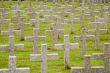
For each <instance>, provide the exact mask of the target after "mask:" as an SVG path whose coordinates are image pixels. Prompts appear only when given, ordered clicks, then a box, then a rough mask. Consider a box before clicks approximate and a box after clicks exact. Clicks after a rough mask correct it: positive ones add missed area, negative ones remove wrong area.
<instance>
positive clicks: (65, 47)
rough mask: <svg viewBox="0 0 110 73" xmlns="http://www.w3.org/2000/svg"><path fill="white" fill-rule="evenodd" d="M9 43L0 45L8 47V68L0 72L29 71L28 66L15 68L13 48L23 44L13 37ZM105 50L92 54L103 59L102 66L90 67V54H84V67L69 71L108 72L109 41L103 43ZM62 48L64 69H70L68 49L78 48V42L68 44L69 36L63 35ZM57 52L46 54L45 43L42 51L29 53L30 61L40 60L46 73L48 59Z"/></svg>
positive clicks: (56, 56) (55, 58) (24, 72)
mask: <svg viewBox="0 0 110 73" xmlns="http://www.w3.org/2000/svg"><path fill="white" fill-rule="evenodd" d="M9 40H10V42H11V43H10V44H9V45H7V46H0V47H2V49H3V50H4V49H5V47H6V48H9V51H10V56H9V69H0V73H29V72H30V68H16V56H14V48H16V49H17V48H23V45H19V44H17V45H14V43H13V41H14V37H13V36H10V37H9ZM104 45H105V50H104V54H103V53H102V54H93V56H94V58H95V59H103V60H104V67H103V66H98V67H92V66H91V62H90V61H91V56H90V55H84V67H73V68H71V73H109V72H110V71H109V69H110V65H109V62H110V57H109V55H110V43H105V44H104ZM61 47H62V49H63V50H64V51H65V54H64V66H65V68H66V69H70V67H71V66H70V63H69V50H70V48H73V47H74V48H78V47H79V44H70V43H69V36H68V35H65V43H64V45H62V46H61ZM58 59H59V57H58V54H47V45H46V44H42V52H41V54H31V55H30V60H31V61H41V62H42V63H41V65H42V66H41V67H42V68H41V69H42V70H41V71H42V72H41V73H47V61H48V60H58Z"/></svg>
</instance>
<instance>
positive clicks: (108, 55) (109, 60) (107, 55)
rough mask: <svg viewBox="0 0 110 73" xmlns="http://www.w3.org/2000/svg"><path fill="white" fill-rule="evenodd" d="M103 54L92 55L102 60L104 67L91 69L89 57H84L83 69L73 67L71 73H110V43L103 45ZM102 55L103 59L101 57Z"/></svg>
mask: <svg viewBox="0 0 110 73" xmlns="http://www.w3.org/2000/svg"><path fill="white" fill-rule="evenodd" d="M104 45H105V49H104V54H97V55H96V54H94V56H95V58H99V56H100V58H101V59H103V60H104V66H96V67H94V66H93V67H91V63H90V56H85V59H84V63H85V67H73V68H72V69H71V73H110V43H105V44H104ZM102 55H103V57H101V56H102Z"/></svg>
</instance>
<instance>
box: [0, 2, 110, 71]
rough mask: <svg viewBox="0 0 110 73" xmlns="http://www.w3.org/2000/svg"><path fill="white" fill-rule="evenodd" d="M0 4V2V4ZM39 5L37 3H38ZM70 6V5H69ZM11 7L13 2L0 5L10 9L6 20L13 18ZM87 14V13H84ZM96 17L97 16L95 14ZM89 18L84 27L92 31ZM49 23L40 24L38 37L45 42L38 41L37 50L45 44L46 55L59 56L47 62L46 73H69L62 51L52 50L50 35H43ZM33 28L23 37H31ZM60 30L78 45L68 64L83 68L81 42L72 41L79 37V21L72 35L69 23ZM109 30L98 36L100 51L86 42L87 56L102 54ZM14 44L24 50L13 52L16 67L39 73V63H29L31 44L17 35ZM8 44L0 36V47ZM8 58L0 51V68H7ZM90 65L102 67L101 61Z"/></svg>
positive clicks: (23, 4) (62, 37)
mask: <svg viewBox="0 0 110 73" xmlns="http://www.w3.org/2000/svg"><path fill="white" fill-rule="evenodd" d="M0 3H1V2H0ZM38 4H39V3H38ZM70 4H71V3H70ZM32 5H33V6H34V8H35V6H36V2H32ZM55 5H56V4H53V3H50V2H48V3H47V6H48V7H49V8H52V7H55ZM61 5H62V4H61V3H60V4H58V6H61ZM106 5H107V4H103V6H106ZM13 6H15V2H12V3H9V2H5V3H4V6H2V4H0V7H1V8H2V7H4V8H10V9H9V11H7V12H10V14H9V15H8V16H7V18H11V16H14V15H15V14H14V12H13V10H14V8H13ZM21 6H22V8H21V9H22V10H25V8H27V7H29V6H28V4H27V2H22V3H21ZM79 6H81V4H77V3H75V7H76V8H77V7H79ZM86 6H89V4H86ZM99 7H100V4H98V5H96V6H95V8H96V9H97V8H99ZM85 12H87V11H85ZM26 14H27V11H26V10H25V11H24V12H23V13H22V14H21V15H26ZM80 14H81V11H80V12H76V13H75V15H80ZM95 15H96V16H99V14H95ZM65 18H70V16H66V17H65ZM90 21H91V20H90V18H88V17H86V18H85V25H86V27H87V31H88V30H89V29H92V28H94V27H91V26H89V24H88V23H89V22H90ZM25 22H26V23H28V22H29V16H28V15H27V17H26V19H25ZM12 23H14V20H12ZM8 25H9V23H7V26H6V28H7V29H6V30H8V28H9V26H8ZM49 25H50V23H49V21H48V22H46V23H45V22H41V23H40V35H44V36H46V37H47V39H46V41H39V49H41V44H44V43H46V44H47V45H48V53H58V54H59V60H55V61H48V73H70V70H65V69H64V51H63V50H54V49H53V48H52V37H53V36H52V34H50V35H47V34H45V30H49V29H50V27H49ZM33 28H35V27H34V26H29V27H26V28H25V29H24V32H25V36H32V35H33ZM61 29H64V30H65V35H66V34H67V35H69V36H70V41H71V43H77V42H78V43H79V44H80V48H79V49H75V50H71V51H70V64H71V67H75V66H83V59H82V56H81V41H74V39H73V37H74V36H78V35H79V36H81V21H80V22H76V23H75V24H74V34H70V23H68V24H65V25H63V26H61ZM108 29H110V25H109V26H108ZM109 37H110V30H109V32H108V33H106V34H101V35H100V49H99V50H96V49H95V41H87V54H89V55H92V54H93V53H100V52H101V53H103V49H104V43H109V42H110V38H109ZM63 39H64V35H61V36H60V39H59V40H58V43H64V40H63ZM15 43H16V44H18V43H20V44H21V43H22V44H24V45H25V50H23V51H19V50H15V56H17V67H30V70H31V73H41V63H40V62H37V61H36V62H30V54H32V52H33V42H26V41H20V36H19V35H15ZM5 44H8V36H4V35H0V45H5ZM39 53H40V52H39ZM8 57H9V52H8V50H7V51H0V68H1V69H2V68H8ZM92 65H93V66H102V65H103V61H102V60H94V59H92Z"/></svg>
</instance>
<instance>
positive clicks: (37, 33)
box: [25, 28, 46, 54]
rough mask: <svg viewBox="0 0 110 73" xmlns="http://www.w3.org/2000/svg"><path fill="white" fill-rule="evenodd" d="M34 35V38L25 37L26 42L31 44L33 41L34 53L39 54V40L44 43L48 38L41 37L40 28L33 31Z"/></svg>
mask: <svg viewBox="0 0 110 73" xmlns="http://www.w3.org/2000/svg"><path fill="white" fill-rule="evenodd" d="M33 34H34V35H33V36H29V37H25V40H26V41H29V42H30V41H31V42H33V43H34V47H33V53H34V54H38V52H39V50H38V43H39V40H42V41H44V40H46V36H39V29H38V28H35V29H33Z"/></svg>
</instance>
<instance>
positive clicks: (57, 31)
mask: <svg viewBox="0 0 110 73" xmlns="http://www.w3.org/2000/svg"><path fill="white" fill-rule="evenodd" d="M52 26H53V27H54V24H52ZM50 33H52V34H53V48H54V44H56V43H57V40H58V36H59V34H64V30H63V29H57V26H55V27H54V28H53V30H46V34H50Z"/></svg>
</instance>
